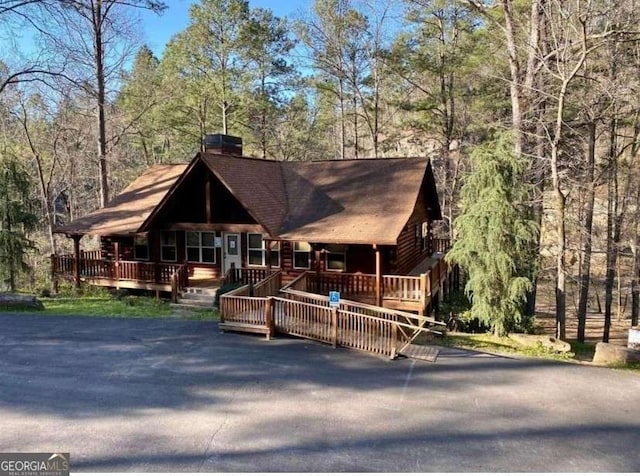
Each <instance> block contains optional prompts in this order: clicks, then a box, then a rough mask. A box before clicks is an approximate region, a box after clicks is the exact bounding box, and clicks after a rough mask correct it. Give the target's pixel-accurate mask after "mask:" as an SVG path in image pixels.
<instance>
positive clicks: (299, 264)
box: [293, 241, 311, 269]
mask: <svg viewBox="0 0 640 476" xmlns="http://www.w3.org/2000/svg"><path fill="white" fill-rule="evenodd" d="M293 267H294V268H295V269H310V268H311V245H310V244H309V243H307V242H306V241H296V242H294V243H293Z"/></svg>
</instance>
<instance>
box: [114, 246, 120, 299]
mask: <svg viewBox="0 0 640 476" xmlns="http://www.w3.org/2000/svg"><path fill="white" fill-rule="evenodd" d="M113 259H114V264H113V267H114V273H115V279H116V289H120V285H119V282H120V263H119V261H120V243H118V242H117V241H114V242H113Z"/></svg>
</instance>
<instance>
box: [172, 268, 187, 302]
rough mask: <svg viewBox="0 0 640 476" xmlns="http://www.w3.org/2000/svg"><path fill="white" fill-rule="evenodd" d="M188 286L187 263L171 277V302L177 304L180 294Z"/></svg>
mask: <svg viewBox="0 0 640 476" xmlns="http://www.w3.org/2000/svg"><path fill="white" fill-rule="evenodd" d="M187 286H189V263H187V262H185V263H183V264H182V265H180V266H178V268H177V269H176V270H175V271H174V272H173V274H172V275H171V300H172V301H173V302H174V303H175V302H178V295H179V294H180V292H181V291H182V290H183V289H184V288H186V287H187Z"/></svg>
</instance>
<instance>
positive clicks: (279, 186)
mask: <svg viewBox="0 0 640 476" xmlns="http://www.w3.org/2000/svg"><path fill="white" fill-rule="evenodd" d="M200 157H201V158H202V161H203V162H204V163H205V164H206V165H207V167H209V169H210V170H211V171H212V172H213V173H214V174H215V175H216V177H218V179H219V180H220V181H221V182H222V183H223V184H224V185H225V186H226V187H227V188H228V189H229V190H230V191H231V193H232V194H233V195H234V196H235V197H236V198H237V199H238V201H239V202H240V203H241V204H242V205H243V206H244V207H245V208H246V209H247V211H248V212H249V213H250V214H251V215H252V216H253V217H254V218H255V219H256V220H258V222H260V224H261V225H262V226H264V227H265V228H266V229H267V230H269V232H270V233H271V234H272V235H275V234H277V233H278V230H279V229H280V226H281V224H282V222H283V221H284V218H285V214H286V212H287V197H286V194H285V189H284V181H283V177H282V168H281V167H280V164H281V163H282V162H276V161H273V160H261V159H251V158H245V157H242V158H241V157H233V156H228V155H220V154H206V153H203V154H200Z"/></svg>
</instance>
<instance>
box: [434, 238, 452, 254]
mask: <svg viewBox="0 0 640 476" xmlns="http://www.w3.org/2000/svg"><path fill="white" fill-rule="evenodd" d="M431 248H432V249H431V251H432V252H433V253H446V252H447V251H449V248H451V240H450V239H449V238H434V239H433V240H432V241H431Z"/></svg>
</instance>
